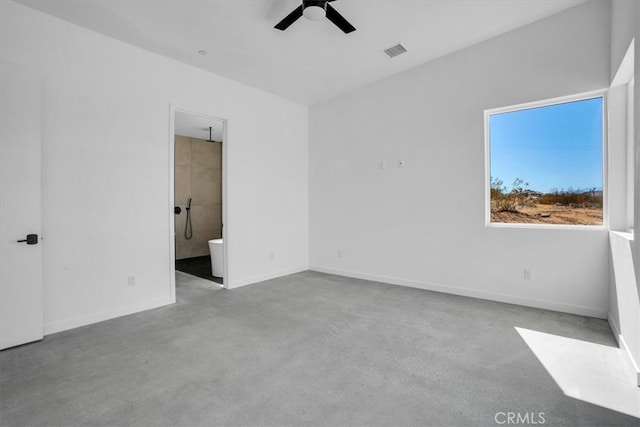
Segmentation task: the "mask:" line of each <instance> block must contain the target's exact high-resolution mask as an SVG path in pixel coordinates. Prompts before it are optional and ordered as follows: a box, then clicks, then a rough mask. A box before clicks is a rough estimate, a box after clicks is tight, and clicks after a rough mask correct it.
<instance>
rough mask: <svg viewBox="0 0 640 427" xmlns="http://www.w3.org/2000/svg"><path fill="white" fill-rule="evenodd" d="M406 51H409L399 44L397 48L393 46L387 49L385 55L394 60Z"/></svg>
mask: <svg viewBox="0 0 640 427" xmlns="http://www.w3.org/2000/svg"><path fill="white" fill-rule="evenodd" d="M406 51H407V49H406V48H405V47H404V46H402V45H401V44H400V43H398V44H397V45H395V46H391V47H390V48H389V49H385V50H384V53H386V54H387V55H389V58H393V57H394V56H398V55H400V54H403V53H405V52H406Z"/></svg>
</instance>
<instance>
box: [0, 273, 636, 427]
mask: <svg viewBox="0 0 640 427" xmlns="http://www.w3.org/2000/svg"><path fill="white" fill-rule="evenodd" d="M177 278H178V279H177V283H178V287H177V296H178V302H177V303H176V304H174V305H171V306H167V307H163V308H159V309H154V310H149V311H146V312H143V313H138V314H135V315H130V316H125V317H121V318H117V319H113V320H109V321H106V322H101V323H97V324H94V325H89V326H85V327H82V328H78V329H74V330H70V331H65V332H62V333H58V334H53V335H49V336H47V337H45V339H44V340H43V341H41V342H37V343H33V344H29V345H25V346H21V347H17V348H14V349H10V350H6V351H3V352H1V353H0V424H1V425H3V426H31V425H47V426H89V425H96V426H99V425H104V426H112V425H113V426H129V425H132V426H162V425H167V426H199V425H234V426H235V425H238V426H240V425H273V426H280V425H332V426H343V425H367V426H375V425H389V426H403V425H406V426H409V425H412V426H413V425H420V426H482V425H493V426H495V425H497V424H496V421H495V414H496V413H497V412H507V411H520V412H522V413H525V412H527V413H528V412H535V413H538V412H540V411H542V412H544V413H545V417H544V418H545V424H546V425H553V426H564V425H566V426H604V425H612V426H613V425H616V426H620V425H633V426H636V427H637V426H638V425H639V420H638V419H637V418H633V417H630V416H627V415H623V414H621V413H618V412H614V411H611V410H608V409H605V408H602V407H598V406H595V405H592V404H590V403H586V402H583V401H580V400H576V399H572V398H570V397H567V396H565V395H564V394H563V393H562V391H561V390H560V389H559V387H558V386H557V385H556V383H555V382H554V380H553V379H552V378H551V377H550V376H549V374H548V373H547V372H546V371H545V369H544V367H543V366H542V365H541V364H540V362H539V361H538V359H537V358H536V357H535V355H534V354H533V353H532V352H531V351H530V350H529V348H528V347H527V345H526V344H525V342H524V341H523V340H522V338H521V337H520V336H519V335H518V333H517V332H516V331H515V329H514V326H518V327H522V328H530V329H533V330H536V331H541V332H547V333H552V334H557V335H561V336H566V337H571V338H575V339H580V340H586V341H590V342H593V343H598V344H603V345H607V346H614V345H615V342H614V339H613V336H612V335H611V332H610V330H609V327H608V324H607V322H606V321H603V320H598V319H592V318H586V317H580V316H573V315H568V314H561V313H556V312H551V311H545V310H538V309H532V308H525V307H520V306H515V305H509V304H502V303H497V302H490V301H483V300H477V299H471V298H465V297H459V296H453V295H447V294H441V293H435V292H429V291H424V290H418V289H412V288H404V287H399V286H393V285H386V284H381V283H375V282H368V281H364V280H357V279H349V278H344V277H338V276H333V275H327V274H321V273H315V272H304V273H299V274H295V275H291V276H286V277H282V278H278V279H274V280H270V281H267V282H264V283H262V284H259V285H253V286H247V287H243V288H239V289H235V290H225V289H215V288H212V287H211V286H205V285H203V284H202V282H199V281H201V280H202V279H198V278H195V277H191V276H187V275H181V274H178V275H177ZM209 283H210V282H209Z"/></svg>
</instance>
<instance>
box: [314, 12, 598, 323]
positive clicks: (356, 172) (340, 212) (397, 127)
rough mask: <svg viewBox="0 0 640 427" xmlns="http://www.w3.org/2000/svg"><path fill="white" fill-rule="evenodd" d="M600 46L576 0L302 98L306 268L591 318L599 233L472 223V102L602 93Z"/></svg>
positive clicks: (476, 218) (479, 199)
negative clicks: (389, 71)
mask: <svg viewBox="0 0 640 427" xmlns="http://www.w3.org/2000/svg"><path fill="white" fill-rule="evenodd" d="M609 43H610V7H609V3H608V2H599V1H596V2H590V3H586V4H584V5H581V6H578V7H575V8H572V9H570V10H567V11H565V12H563V13H561V14H559V15H556V16H552V17H550V18H547V19H544V20H542V21H539V22H537V23H534V24H531V25H529V26H527V27H524V28H521V29H518V30H516V31H513V32H511V33H508V34H505V35H503V36H500V37H497V38H495V39H492V40H489V41H487V42H483V43H481V44H478V45H475V46H472V47H470V48H468V49H465V50H463V51H460V52H457V53H454V54H452V55H449V56H447V57H444V58H441V59H439V60H436V61H434V62H431V63H428V64H425V65H423V66H419V67H416V68H414V69H412V70H409V71H407V72H404V73H402V74H399V75H396V76H394V77H391V78H389V79H386V80H384V81H381V82H378V83H375V84H372V85H369V86H366V87H363V88H361V89H359V90H356V91H354V92H352V93H349V94H347V95H344V96H342V97H339V98H335V99H332V100H329V101H327V102H324V103H322V104H319V105H316V106H314V107H312V108H311V110H310V113H309V114H310V122H309V130H310V262H311V268H313V269H316V270H321V271H328V272H336V273H340V274H344V275H349V276H356V277H366V278H371V279H378V280H381V281H386V282H390V283H397V284H405V285H409V286H417V287H423V288H429V289H436V290H443V291H448V292H453V293H459V294H463V295H472V296H478V297H485V298H491V299H496V300H502V301H510V302H516V303H521V304H526V305H532V306H539V307H546V308H550V309H555V310H560V311H566V312H573V313H581V314H586V315H591V316H597V317H603V318H605V317H606V315H607V309H608V282H609V262H608V259H609V253H608V236H607V232H606V231H605V230H602V231H598V230H566V229H565V230H559V229H517V228H487V227H485V225H484V222H485V218H484V214H485V200H484V194H485V188H484V185H485V172H484V142H483V131H484V130H483V129H484V127H483V126H484V124H483V110H484V109H488V108H495V107H501V106H508V105H514V104H519V103H523V102H527V101H534V100H540V99H546V98H551V97H558V96H562V95H569V94H574V93H580V92H584V91H590V90H594V89H600V88H606V87H607V86H608V84H609V66H610V61H609ZM400 159H401V160H404V161H406V165H405V167H404V168H402V169H399V168H397V167H396V166H395V163H396V161H397V160H400ZM380 161H386V162H387V166H388V168H387V169H383V170H381V169H379V168H378V165H379V162H380ZM337 251H342V257H341V258H340V257H338V256H337ZM525 268H528V269H531V270H532V275H533V277H532V280H531V281H524V280H523V269H525Z"/></svg>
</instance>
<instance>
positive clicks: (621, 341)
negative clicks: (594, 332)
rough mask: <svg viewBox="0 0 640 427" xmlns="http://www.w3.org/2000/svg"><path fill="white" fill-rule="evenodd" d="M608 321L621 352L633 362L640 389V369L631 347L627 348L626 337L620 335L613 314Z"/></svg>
mask: <svg viewBox="0 0 640 427" xmlns="http://www.w3.org/2000/svg"><path fill="white" fill-rule="evenodd" d="M607 320H608V321H609V326H610V327H611V332H613V337H614V338H615V339H616V342H617V343H618V347H620V350H622V351H623V352H624V353H625V354H626V355H627V358H628V359H629V362H631V366H632V367H633V369H634V370H635V372H636V384H637V385H638V387H640V369H639V368H638V364H637V363H636V361H635V360H634V359H633V356H632V355H631V352H630V351H629V347H627V343H626V342H625V340H624V336H623V335H622V334H621V333H620V328H618V324H617V323H616V322H615V320H614V319H613V318H612V317H611V314H609V316H608V317H607Z"/></svg>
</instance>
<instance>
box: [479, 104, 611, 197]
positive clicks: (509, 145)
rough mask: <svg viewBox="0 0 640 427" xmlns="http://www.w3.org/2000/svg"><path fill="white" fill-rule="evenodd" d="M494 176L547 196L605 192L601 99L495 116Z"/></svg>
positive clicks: (491, 130)
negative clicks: (558, 191)
mask: <svg viewBox="0 0 640 427" xmlns="http://www.w3.org/2000/svg"><path fill="white" fill-rule="evenodd" d="M489 138H490V139H489V141H490V150H491V153H490V162H491V176H492V177H494V178H499V179H501V180H502V181H503V182H504V184H505V185H506V186H507V187H508V189H509V190H510V189H511V183H513V181H514V180H515V179H516V178H520V179H523V180H524V181H525V182H528V183H529V188H530V189H532V190H536V191H540V192H542V193H546V192H549V191H550V190H551V189H552V188H557V189H562V188H564V189H567V188H569V187H573V188H574V189H577V188H582V189H590V188H593V187H595V188H597V189H602V98H592V99H587V100H582V101H574V102H568V103H564V104H557V105H551V106H545V107H539V108H531V109H526V110H519V111H512V112H507V113H500V114H493V115H491V116H490V117H489Z"/></svg>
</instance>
